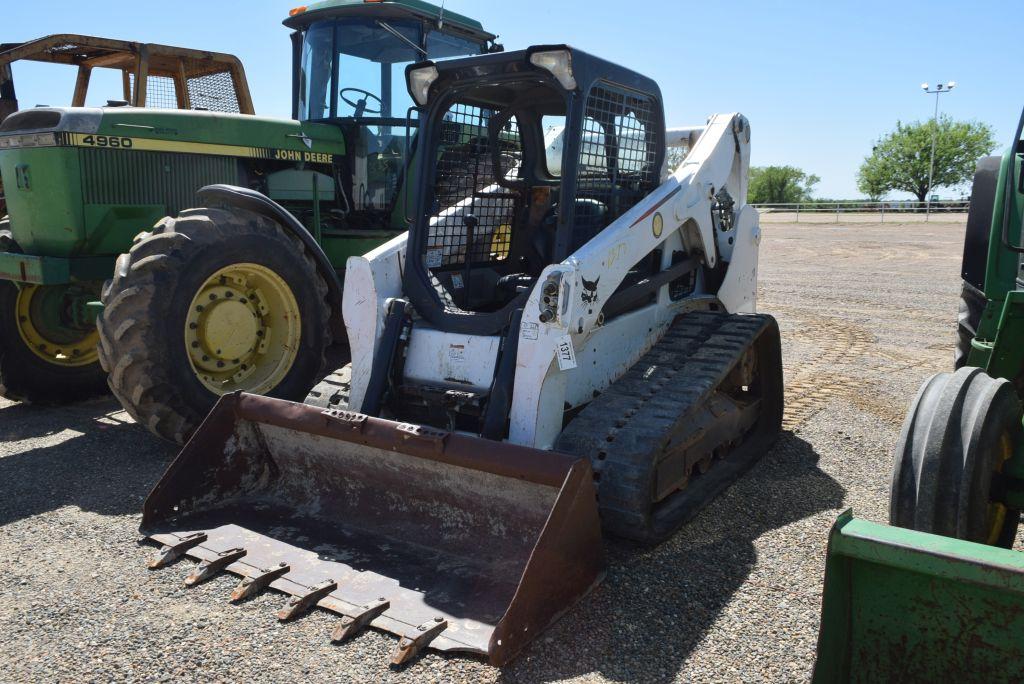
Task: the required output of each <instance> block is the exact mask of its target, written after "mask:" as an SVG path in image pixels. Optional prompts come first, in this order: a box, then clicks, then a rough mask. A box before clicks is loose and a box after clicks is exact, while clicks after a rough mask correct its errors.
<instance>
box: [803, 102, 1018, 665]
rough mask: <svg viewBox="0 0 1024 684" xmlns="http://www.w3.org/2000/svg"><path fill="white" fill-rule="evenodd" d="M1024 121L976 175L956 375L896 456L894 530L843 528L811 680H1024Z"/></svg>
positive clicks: (933, 393)
mask: <svg viewBox="0 0 1024 684" xmlns="http://www.w3.org/2000/svg"><path fill="white" fill-rule="evenodd" d="M1022 138H1024V114H1022V116H1021V119H1020V122H1019V123H1018V125H1017V132H1016V135H1015V136H1014V138H1013V143H1012V145H1011V146H1010V148H1009V149H1008V150H1007V151H1006V153H1005V154H1004V155H1002V156H1001V157H999V156H996V157H987V158H985V159H982V160H981V162H980V163H979V164H978V168H977V172H976V174H975V176H974V185H973V189H972V194H971V205H970V210H969V214H968V219H967V235H966V240H965V245H964V258H963V272H962V274H963V289H962V294H961V301H960V313H959V317H958V326H957V327H958V330H957V345H956V352H955V357H954V366H955V369H954V371H953V372H946V373H939V374H937V375H935V376H933V377H931V378H929V379H928V380H927V381H926V382H925V383H924V385H923V386H922V387H921V389H920V391H919V392H918V394H917V397H916V398H915V399H914V402H913V403H912V404H911V407H910V412H909V414H908V415H907V418H906V421H905V422H904V424H903V431H902V434H901V435H900V440H899V442H898V443H897V446H896V450H895V459H894V466H893V475H892V484H891V491H890V505H889V522H890V525H891V526H885V525H877V524H874V523H870V522H867V521H863V520H857V519H854V518H853V516H852V514H851V513H849V512H847V513H845V514H843V516H841V517H840V519H839V520H838V521H837V523H836V524H835V526H834V527H833V529H832V535H831V538H830V540H829V551H828V561H827V565H826V570H825V590H824V597H823V609H822V621H821V633H820V637H819V641H818V660H817V664H816V666H815V672H814V682H816V683H823V682H846V681H900V682H918V681H921V682H937V681H955V682H1004V681H1005V682H1020V681H1024V553H1021V552H1020V551H1014V550H1012V548H1013V546H1014V541H1015V539H1016V536H1017V528H1018V525H1019V523H1020V516H1021V511H1022V510H1024V438H1022V432H1024V429H1022V423H1024V408H1022V398H1024V235H1022V232H1024V231H1022V226H1024V173H1022V159H1024V139H1022Z"/></svg>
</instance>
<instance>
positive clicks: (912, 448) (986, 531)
mask: <svg viewBox="0 0 1024 684" xmlns="http://www.w3.org/2000/svg"><path fill="white" fill-rule="evenodd" d="M1020 440H1021V404H1020V400H1019V399H1018V397H1017V393H1016V391H1015V390H1014V388H1013V385H1012V384H1011V383H1010V382H1008V381H1007V380H1003V379H995V378H992V377H991V376H989V375H988V374H987V373H985V372H984V371H983V370H981V369H979V368H961V369H960V370H958V371H956V372H955V373H939V374H937V375H935V376H933V377H932V378H931V379H929V380H928V381H927V382H926V383H925V384H924V386H923V387H922V388H921V391H920V392H918V395H917V398H916V399H915V400H914V403H913V404H912V405H911V409H910V414H909V415H908V416H907V420H906V422H905V423H904V424H903V433H902V435H901V436H900V441H899V443H898V444H897V447H896V459H895V465H894V468H893V475H892V489H891V499H890V504H889V519H890V523H891V524H892V525H894V526H896V527H905V528H909V529H913V530H918V531H920V532H929V533H932V534H940V535H943V536H946V537H954V538H956V539H965V540H967V541H973V542H978V543H982V544H990V545H994V546H1001V547H1004V548H1009V547H1010V546H1012V545H1013V540H1014V537H1015V535H1016V532H1017V525H1018V523H1019V521H1020V511H1017V510H1013V509H1010V508H1008V507H1007V506H1006V505H1005V504H1004V503H1002V502H1000V501H998V497H997V496H996V493H997V491H998V489H999V487H998V485H997V478H998V477H999V473H1000V472H1001V471H1002V469H1003V466H1004V464H1005V463H1006V462H1007V460H1009V459H1010V458H1011V457H1012V456H1013V454H1014V453H1015V452H1016V449H1017V446H1018V444H1019V443H1020Z"/></svg>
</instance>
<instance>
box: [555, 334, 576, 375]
mask: <svg viewBox="0 0 1024 684" xmlns="http://www.w3.org/2000/svg"><path fill="white" fill-rule="evenodd" d="M555 356H556V357H558V370H563V371H567V370H572V369H573V368H575V367H576V350H575V349H573V346H572V336H571V335H563V336H562V337H560V338H558V342H557V343H556V347H555Z"/></svg>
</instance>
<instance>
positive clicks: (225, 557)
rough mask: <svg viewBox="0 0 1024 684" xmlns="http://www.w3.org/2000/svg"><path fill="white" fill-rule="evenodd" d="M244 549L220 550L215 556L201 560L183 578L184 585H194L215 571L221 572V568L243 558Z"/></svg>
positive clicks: (212, 574)
mask: <svg viewBox="0 0 1024 684" xmlns="http://www.w3.org/2000/svg"><path fill="white" fill-rule="evenodd" d="M246 553H247V552H246V550H245V549H228V550H227V551H221V552H220V553H218V554H217V557H216V558H212V559H210V560H206V561H203V562H202V563H200V564H199V565H197V566H196V568H195V569H194V570H193V571H192V574H190V575H189V576H188V577H186V578H185V586H188V587H194V586H196V585H197V584H201V583H203V582H205V581H206V580H208V579H210V578H211V577H214V576H215V575H216V574H217V573H219V572H223V570H224V569H225V568H226V567H228V566H229V565H231V564H232V563H234V562H235V561H236V560H239V559H240V558H243V557H244V556H245V554H246Z"/></svg>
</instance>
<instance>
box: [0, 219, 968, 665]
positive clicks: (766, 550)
mask: <svg viewBox="0 0 1024 684" xmlns="http://www.w3.org/2000/svg"><path fill="white" fill-rule="evenodd" d="M765 234H766V237H765V242H764V246H763V251H762V282H761V302H760V304H761V309H762V310H764V311H767V312H771V313H774V314H776V315H777V316H778V318H779V320H780V323H781V325H782V330H783V336H784V343H785V356H786V358H785V360H786V364H787V370H786V376H787V384H788V400H787V405H788V415H787V418H786V428H787V432H786V433H785V435H784V437H783V438H782V439H781V441H780V442H779V444H778V446H777V447H776V448H775V449H774V450H773V451H772V452H771V453H769V454H768V455H767V456H766V457H765V458H764V460H763V461H762V462H761V463H760V464H759V465H757V466H756V467H755V468H754V469H753V470H752V471H751V472H750V473H749V474H748V475H747V476H746V477H744V478H743V479H742V480H741V481H740V482H738V483H737V484H735V485H734V486H733V487H732V488H730V489H729V490H728V491H727V492H726V493H725V494H724V495H723V496H722V497H721V498H719V499H718V500H717V501H716V502H714V503H713V504H712V505H710V506H709V507H708V508H707V509H706V510H705V511H704V512H703V513H701V514H700V515H699V516H698V517H697V518H696V520H695V521H694V522H693V523H691V524H690V525H688V526H687V527H686V528H685V529H684V530H682V531H681V532H680V533H679V534H677V535H676V536H675V537H674V538H673V539H672V540H670V541H669V542H668V543H666V544H663V545H662V546H660V547H658V548H655V549H653V550H646V551H637V550H633V549H628V548H624V547H622V546H619V545H616V544H611V545H610V546H609V555H610V567H609V571H608V577H607V580H606V581H605V583H604V584H603V585H601V586H600V587H599V588H598V589H597V590H596V591H595V592H593V594H591V595H590V596H589V597H588V598H587V599H586V600H585V601H583V602H582V604H580V605H579V606H578V607H577V608H575V609H574V610H573V611H572V612H571V613H570V614H569V615H568V616H567V617H566V618H564V619H563V620H561V621H560V622H559V623H558V624H556V625H555V626H554V627H553V628H552V629H551V630H550V631H549V632H547V633H546V634H545V635H543V636H542V637H541V638H540V639H539V640H537V641H536V642H534V644H533V645H532V646H531V647H529V648H528V649H527V650H526V651H525V652H524V653H523V655H522V656H521V657H520V658H519V659H518V660H517V661H516V662H515V663H513V665H512V666H510V667H508V668H505V669H504V670H496V669H493V668H490V667H488V666H486V665H484V664H482V663H481V662H480V661H479V660H476V659H471V658H463V657H451V658H447V657H443V656H440V655H438V654H436V653H428V655H426V656H425V657H423V658H421V659H420V660H418V661H416V662H414V663H413V664H412V665H410V666H409V667H407V668H406V669H404V670H401V671H392V670H390V669H389V668H388V667H387V664H386V663H387V656H388V653H389V652H390V650H391V649H392V648H393V646H394V643H395V639H394V637H391V636H389V635H385V634H381V633H378V632H375V631H372V630H371V631H369V632H366V633H364V634H362V635H361V636H360V637H359V638H357V639H356V640H354V641H353V642H352V643H349V644H347V645H344V646H340V647H335V646H331V645H330V644H329V643H328V639H327V635H328V634H329V632H330V629H331V628H332V626H333V625H334V618H332V617H330V616H329V615H327V614H326V613H322V612H314V613H313V614H310V615H308V616H307V617H305V618H303V619H301V620H299V621H297V622H295V623H291V624H287V625H283V626H282V625H279V624H278V623H277V621H276V620H275V619H274V617H273V612H274V611H275V610H276V609H277V608H278V607H280V604H281V603H282V601H283V598H282V597H281V596H280V595H277V594H264V595H262V596H260V597H259V598H257V599H255V600H252V601H249V602H246V603H244V604H242V605H240V606H235V605H231V604H230V603H228V601H227V596H228V594H229V593H230V591H231V588H232V587H233V586H234V584H235V580H234V579H232V578H230V577H221V578H217V579H215V580H213V581H211V582H209V583H207V584H204V585H202V586H200V587H198V588H195V589H190V590H186V589H185V587H184V586H183V585H182V581H181V580H182V578H183V577H184V576H185V574H187V569H188V568H189V567H191V562H190V561H185V562H183V563H180V564H178V565H176V566H174V567H172V568H169V569H165V570H163V571H159V572H149V571H147V570H146V569H145V560H146V559H147V558H148V557H149V556H150V555H151V554H152V553H153V549H152V548H151V547H149V546H139V545H138V544H137V543H136V541H137V536H138V535H137V531H136V529H137V526H138V524H139V511H140V509H141V506H142V501H143V498H144V497H145V495H146V494H147V492H148V491H149V489H150V488H151V486H152V485H153V484H154V483H155V482H156V480H157V478H158V477H159V476H160V474H161V473H162V471H163V469H164V468H165V467H166V465H167V463H168V461H169V459H170V458H172V457H173V454H174V450H173V449H171V448H169V447H168V446H166V445H164V444H162V443H160V442H159V441H157V440H156V439H154V438H152V437H150V436H149V435H148V434H147V433H146V432H145V431H144V430H142V429H141V428H139V427H137V426H136V425H134V424H132V422H131V421H130V419H128V418H127V416H126V415H125V414H124V413H122V412H120V411H119V410H118V407H117V405H116V404H115V403H113V402H112V401H109V400H107V401H98V402H94V403H89V404H83V405H78V406H74V407H71V408H67V409H61V410H45V409H37V408H33V407H26V406H18V405H13V404H9V403H4V402H3V400H0V482H2V483H4V484H3V486H4V487H5V488H6V496H4V497H3V498H2V500H0V624H2V626H3V632H4V636H5V642H6V643H5V645H4V648H3V649H2V650H0V680H4V681H58V680H75V681H112V680H118V681H120V680H133V681H143V680H145V681H152V680H165V679H166V680H171V679H174V680H176V681H204V682H212V681H221V680H231V681H278V680H282V679H299V678H301V679H304V680H313V681H327V680H331V681H424V682H427V681H456V682H549V681H581V682H600V681H616V682H633V681H651V682H669V681H701V682H710V681H744V682H759V681H771V682H778V681H804V680H806V679H807V678H808V676H809V674H810V671H811V668H812V666H813V662H814V648H815V643H816V640H817V630H818V613H819V602H820V596H821V580H822V573H823V569H824V554H825V543H826V538H827V534H828V530H829V527H830V525H831V524H832V522H833V520H834V519H835V517H836V515H837V514H838V513H839V512H840V511H841V510H842V509H844V508H846V507H849V506H852V507H854V508H855V510H856V512H857V514H858V515H860V516H863V517H866V518H869V519H873V520H878V521H884V520H885V517H886V513H885V508H886V501H887V496H888V494H887V491H888V484H887V483H888V478H889V468H890V450H891V449H892V446H893V444H894V442H895V440H896V438H897V435H898V431H899V425H900V423H901V421H902V418H903V412H904V411H905V409H906V406H907V403H908V402H909V400H910V398H911V396H912V395H913V393H914V392H915V391H916V389H917V387H918V385H919V384H920V383H921V381H922V380H923V379H924V378H925V377H926V376H927V375H928V374H930V373H932V372H936V371H939V370H944V369H946V368H947V367H948V366H949V365H950V363H951V355H952V351H951V348H952V335H953V329H954V327H953V326H954V318H955V311H956V300H957V296H958V287H959V259H960V245H961V244H962V240H963V229H962V224H950V223H932V224H927V225H926V224H920V223H913V224H905V225H899V224H895V223H889V222H887V223H885V224H884V225H882V224H864V223H858V224H856V225H816V226H808V225H792V224H778V223H773V224H771V225H766V226H765Z"/></svg>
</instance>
